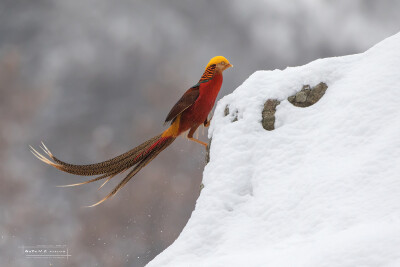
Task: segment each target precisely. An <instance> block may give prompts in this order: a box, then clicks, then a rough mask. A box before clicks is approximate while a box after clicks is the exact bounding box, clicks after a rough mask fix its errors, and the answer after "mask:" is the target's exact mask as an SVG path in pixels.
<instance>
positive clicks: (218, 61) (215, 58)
mask: <svg viewBox="0 0 400 267" xmlns="http://www.w3.org/2000/svg"><path fill="white" fill-rule="evenodd" d="M222 61H224V62H225V64H230V63H229V61H228V60H227V59H226V58H225V57H223V56H217V57H213V58H212V59H211V60H210V62H208V64H207V67H206V69H207V68H208V67H209V66H211V65H213V64H218V63H221V62H222Z"/></svg>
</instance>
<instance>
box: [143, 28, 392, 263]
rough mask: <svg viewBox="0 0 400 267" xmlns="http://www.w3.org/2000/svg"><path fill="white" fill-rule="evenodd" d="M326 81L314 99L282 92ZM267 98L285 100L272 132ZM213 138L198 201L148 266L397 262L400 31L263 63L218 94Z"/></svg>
mask: <svg viewBox="0 0 400 267" xmlns="http://www.w3.org/2000/svg"><path fill="white" fill-rule="evenodd" d="M236 65H240V64H236ZM320 82H325V83H326V84H327V85H328V89H327V91H326V93H325V95H324V96H323V97H322V98H321V99H320V100H319V101H318V102H317V103H316V104H314V105H312V106H310V107H307V108H299V107H295V106H293V105H292V104H291V103H289V102H288V101H287V98H288V97H289V96H291V95H294V94H295V93H296V92H298V91H300V90H301V88H302V86H303V85H306V84H308V85H311V86H314V85H317V84H318V83H320ZM267 99H278V100H280V101H281V104H280V105H278V106H277V112H276V122H275V130H273V131H266V130H264V129H263V127H262V125H261V119H262V117H261V116H262V115H261V114H262V109H263V105H264V103H265V101H266V100H267ZM227 105H228V106H229V110H230V114H229V115H227V116H225V115H224V110H225V107H226V106H227ZM235 117H237V120H234V118H235ZM209 137H212V145H211V151H210V153H211V154H210V157H211V160H210V162H209V163H208V165H207V166H206V168H205V170H204V179H203V183H204V185H205V188H204V189H203V190H202V192H201V195H200V197H199V199H198V201H197V205H196V209H195V211H194V212H193V214H192V217H191V219H190V220H189V222H188V224H187V225H186V227H185V229H184V230H183V232H182V233H181V235H180V236H179V238H178V239H177V240H176V241H175V242H174V243H173V244H172V245H171V246H170V247H169V248H167V249H166V250H165V251H164V252H162V253H161V254H160V255H159V256H157V257H156V258H155V259H154V260H153V261H152V262H150V263H149V265H148V266H173V267H176V266H185V267H186V266H279V267H282V266H307V267H308V266H316V267H317V266H318V267H321V266H340V267H345V266H349V267H350V266H351V267H353V266H393V267H394V266H400V33H399V34H397V35H395V36H392V37H390V38H388V39H386V40H384V41H382V42H381V43H379V44H377V45H376V46H374V47H373V48H371V49H369V50H368V51H366V52H365V53H362V54H357V55H351V56H345V57H337V58H327V59H319V60H316V61H314V62H311V63H309V64H307V65H305V66H301V67H290V68H287V69H285V70H274V71H257V72H256V73H254V74H253V75H251V76H250V77H249V78H248V79H247V80H246V81H245V82H244V83H243V84H242V85H241V86H240V87H238V88H237V89H236V90H235V91H234V92H233V93H232V94H230V95H227V96H225V97H224V98H223V99H221V100H220V101H219V103H218V105H217V108H216V110H215V113H214V118H213V121H212V124H211V126H210V131H209Z"/></svg>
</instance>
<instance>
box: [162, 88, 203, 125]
mask: <svg viewBox="0 0 400 267" xmlns="http://www.w3.org/2000/svg"><path fill="white" fill-rule="evenodd" d="M199 89H200V84H197V85H195V86H193V87H192V88H190V89H189V90H187V91H186V92H185V93H184V94H183V96H182V97H181V99H179V100H178V102H176V104H175V105H174V106H173V107H172V109H171V111H170V112H169V113H168V116H167V118H166V119H165V123H167V122H169V121H174V119H175V118H176V117H177V116H178V115H179V114H181V113H182V112H183V111H185V110H186V109H187V108H189V107H190V106H191V105H193V104H194V102H196V100H197V98H198V97H199V94H200V90H199Z"/></svg>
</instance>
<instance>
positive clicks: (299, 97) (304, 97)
mask: <svg viewBox="0 0 400 267" xmlns="http://www.w3.org/2000/svg"><path fill="white" fill-rule="evenodd" d="M306 100H307V93H306V92H304V91H300V92H298V93H297V94H296V102H299V103H303V102H306Z"/></svg>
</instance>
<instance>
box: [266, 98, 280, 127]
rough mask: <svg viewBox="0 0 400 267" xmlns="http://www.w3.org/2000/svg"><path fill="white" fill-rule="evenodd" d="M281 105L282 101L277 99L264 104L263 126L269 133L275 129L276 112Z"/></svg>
mask: <svg viewBox="0 0 400 267" xmlns="http://www.w3.org/2000/svg"><path fill="white" fill-rule="evenodd" d="M279 104H280V101H278V100H276V99H268V100H267V101H266V102H265V104H264V109H263V111H262V126H263V128H264V129H265V130H267V131H272V130H274V129H275V112H276V107H277V106H278V105H279Z"/></svg>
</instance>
